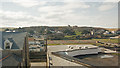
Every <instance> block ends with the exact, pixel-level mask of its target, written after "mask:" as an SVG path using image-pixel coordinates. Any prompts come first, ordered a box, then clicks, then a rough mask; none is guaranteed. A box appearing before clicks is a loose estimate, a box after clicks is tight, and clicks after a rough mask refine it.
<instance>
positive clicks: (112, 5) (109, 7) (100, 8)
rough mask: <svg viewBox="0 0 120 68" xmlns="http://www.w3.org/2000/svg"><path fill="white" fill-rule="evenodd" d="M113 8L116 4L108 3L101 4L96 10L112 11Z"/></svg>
mask: <svg viewBox="0 0 120 68" xmlns="http://www.w3.org/2000/svg"><path fill="white" fill-rule="evenodd" d="M115 6H117V4H116V3H109V4H106V3H103V4H102V5H101V6H100V7H99V8H98V10H100V11H107V10H111V9H113V8H114V7H115Z"/></svg>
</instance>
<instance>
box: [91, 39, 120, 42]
mask: <svg viewBox="0 0 120 68" xmlns="http://www.w3.org/2000/svg"><path fill="white" fill-rule="evenodd" d="M92 40H96V41H101V42H108V43H119V41H120V39H92Z"/></svg>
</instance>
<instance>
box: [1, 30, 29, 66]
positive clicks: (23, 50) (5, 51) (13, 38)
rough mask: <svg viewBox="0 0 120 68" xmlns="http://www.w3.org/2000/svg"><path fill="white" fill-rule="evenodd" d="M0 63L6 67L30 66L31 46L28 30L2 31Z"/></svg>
mask: <svg viewBox="0 0 120 68" xmlns="http://www.w3.org/2000/svg"><path fill="white" fill-rule="evenodd" d="M0 39H1V40H0V43H1V44H0V48H1V50H0V52H2V57H0V63H2V68H4V67H5V68H6V67H8V68H9V67H12V66H13V67H14V68H18V67H21V68H22V67H24V68H26V67H29V48H28V41H27V33H26V32H22V33H21V32H0Z"/></svg>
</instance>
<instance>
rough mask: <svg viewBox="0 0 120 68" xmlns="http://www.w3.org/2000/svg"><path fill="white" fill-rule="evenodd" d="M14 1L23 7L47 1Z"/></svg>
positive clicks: (13, 0) (42, 3)
mask: <svg viewBox="0 0 120 68" xmlns="http://www.w3.org/2000/svg"><path fill="white" fill-rule="evenodd" d="M12 2H13V3H16V4H18V5H20V6H23V7H33V6H37V5H44V4H46V1H39V0H12Z"/></svg>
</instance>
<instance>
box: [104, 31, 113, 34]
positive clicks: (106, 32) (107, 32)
mask: <svg viewBox="0 0 120 68" xmlns="http://www.w3.org/2000/svg"><path fill="white" fill-rule="evenodd" d="M103 34H111V32H109V31H105V32H104V33H103Z"/></svg>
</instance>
